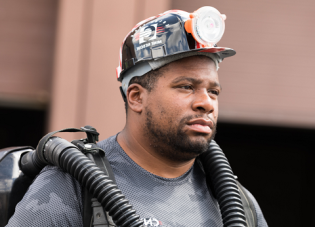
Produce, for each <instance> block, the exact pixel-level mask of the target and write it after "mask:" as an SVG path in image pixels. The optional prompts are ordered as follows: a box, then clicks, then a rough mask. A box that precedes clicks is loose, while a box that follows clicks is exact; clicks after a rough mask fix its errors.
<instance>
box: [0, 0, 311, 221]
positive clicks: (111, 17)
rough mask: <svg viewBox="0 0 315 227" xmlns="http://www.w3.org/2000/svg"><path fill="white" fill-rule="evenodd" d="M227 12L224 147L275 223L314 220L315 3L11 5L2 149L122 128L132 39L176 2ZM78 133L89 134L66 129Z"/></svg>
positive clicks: (127, 0)
mask: <svg viewBox="0 0 315 227" xmlns="http://www.w3.org/2000/svg"><path fill="white" fill-rule="evenodd" d="M205 5H210V6H213V7H215V8H217V9H218V10H219V11H220V12H221V13H224V14H226V15H227V20H226V32H225V35H224V36H223V38H222V40H221V41H220V42H219V44H218V45H219V46H227V47H231V48H233V49H235V50H236V52H237V55H236V56H235V57H231V58H227V59H225V60H224V61H223V63H221V64H220V70H219V76H220V82H221V84H222V86H223V92H222V95H220V110H219V113H220V114H219V123H218V133H217V136H216V140H217V142H218V143H219V144H220V146H221V147H222V148H223V151H225V153H226V155H227V157H228V159H229V161H230V163H231V165H232V167H233V170H234V173H235V174H236V175H237V176H238V177H239V180H240V182H241V183H242V184H243V185H245V187H246V188H247V189H249V190H250V191H251V192H252V193H253V194H254V196H255V197H256V199H257V200H258V202H259V204H260V206H261V208H262V210H263V213H264V215H265V218H266V220H267V222H268V223H269V225H270V226H286V227H288V226H294V227H296V226H315V218H314V217H315V215H314V212H315V206H314V202H315V200H314V199H315V195H314V192H315V181H314V176H315V175H314V173H315V171H314V170H315V167H314V166H315V165H314V163H315V149H314V142H315V139H314V138H315V102H314V100H315V92H314V83H315V76H314V73H313V71H314V70H313V67H314V65H315V63H314V61H315V52H314V50H315V44H314V40H315V29H314V26H313V22H314V15H315V1H313V0H302V1H293V0H277V1H272V0H264V1H249V0H238V1H228V0H220V1H219V0H213V1H209V0H194V1H188V0H159V1H152V0H115V1H109V0H59V1H57V0H45V1H43V0H28V1H21V0H0V122H1V124H0V125H1V126H0V148H3V147H9V146H18V145H31V146H33V147H36V145H37V143H38V141H39V140H40V138H41V137H42V136H43V135H44V134H45V133H47V132H49V131H53V130H58V129H62V128H66V127H81V126H84V125H86V124H89V125H92V126H94V127H95V128H97V129H98V131H99V132H100V134H101V136H100V139H101V140H102V139H105V138H107V137H108V136H110V135H113V134H116V133H117V132H119V131H120V130H122V129H123V127H124V124H125V110H124V104H123V101H122V99H121V96H120V92H119V90H118V88H119V86H120V83H118V82H117V80H116V74H115V69H116V67H117V65H118V60H119V48H120V45H121V42H122V41H123V39H124V37H125V35H126V34H127V33H128V32H129V31H130V30H131V29H132V28H133V26H134V25H135V24H136V23H138V22H139V21H140V20H143V19H145V18H147V17H150V16H154V15H157V14H159V13H162V12H164V11H166V10H169V9H181V10H185V11H188V12H192V11H194V10H196V9H198V8H199V7H202V6H205ZM63 137H64V138H67V139H69V140H71V139H74V138H78V135H72V134H67V135H63Z"/></svg>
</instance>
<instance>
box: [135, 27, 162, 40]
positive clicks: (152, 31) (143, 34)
mask: <svg viewBox="0 0 315 227" xmlns="http://www.w3.org/2000/svg"><path fill="white" fill-rule="evenodd" d="M156 32H157V24H151V25H149V26H145V27H142V28H141V29H140V32H139V33H138V34H139V44H142V43H144V42H148V41H150V40H154V39H156Z"/></svg>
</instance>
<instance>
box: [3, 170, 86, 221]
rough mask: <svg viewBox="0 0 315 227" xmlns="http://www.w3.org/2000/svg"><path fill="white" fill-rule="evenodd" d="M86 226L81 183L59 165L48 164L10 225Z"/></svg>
mask: <svg viewBox="0 0 315 227" xmlns="http://www.w3.org/2000/svg"><path fill="white" fill-rule="evenodd" d="M20 226H33V227H39V226H76V227H83V221H82V195H81V187H80V185H79V183H78V182H77V181H76V180H75V179H74V178H73V177H71V176H70V175H69V174H68V173H65V172H63V171H62V170H61V169H59V168H58V167H54V166H46V167H45V168H44V169H43V170H42V171H41V173H40V174H39V175H38V176H37V178H36V179H35V181H34V182H33V184H32V185H31V186H30V187H29V189H28V191H27V192H26V193H25V195H24V197H23V199H22V200H21V201H20V202H19V203H18V204H17V206H16V208H15V213H14V215H13V216H12V217H11V219H10V220H9V223H8V225H7V227H20Z"/></svg>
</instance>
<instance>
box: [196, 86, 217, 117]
mask: <svg viewBox="0 0 315 227" xmlns="http://www.w3.org/2000/svg"><path fill="white" fill-rule="evenodd" d="M215 102H217V100H216V99H213V98H211V97H210V96H209V94H208V92H207V90H206V89H200V90H198V91H196V92H195V99H194V101H193V104H192V108H193V110H194V111H197V112H198V111H201V112H203V113H208V114H210V113H212V112H213V111H214V107H215Z"/></svg>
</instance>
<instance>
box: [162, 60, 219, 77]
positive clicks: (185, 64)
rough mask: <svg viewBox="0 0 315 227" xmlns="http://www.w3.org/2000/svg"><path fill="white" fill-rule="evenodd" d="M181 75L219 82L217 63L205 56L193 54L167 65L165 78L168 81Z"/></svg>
mask: <svg viewBox="0 0 315 227" xmlns="http://www.w3.org/2000/svg"><path fill="white" fill-rule="evenodd" d="M179 77H192V78H196V79H198V80H202V81H204V82H213V81H215V82H219V78H218V72H217V69H216V65H215V63H214V62H213V60H212V59H210V58H208V57H205V56H192V57H188V58H184V59H181V60H178V61H175V62H172V63H170V64H169V65H167V66H165V68H164V78H165V79H166V81H172V80H174V79H176V78H179ZM166 81H165V82H166Z"/></svg>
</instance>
